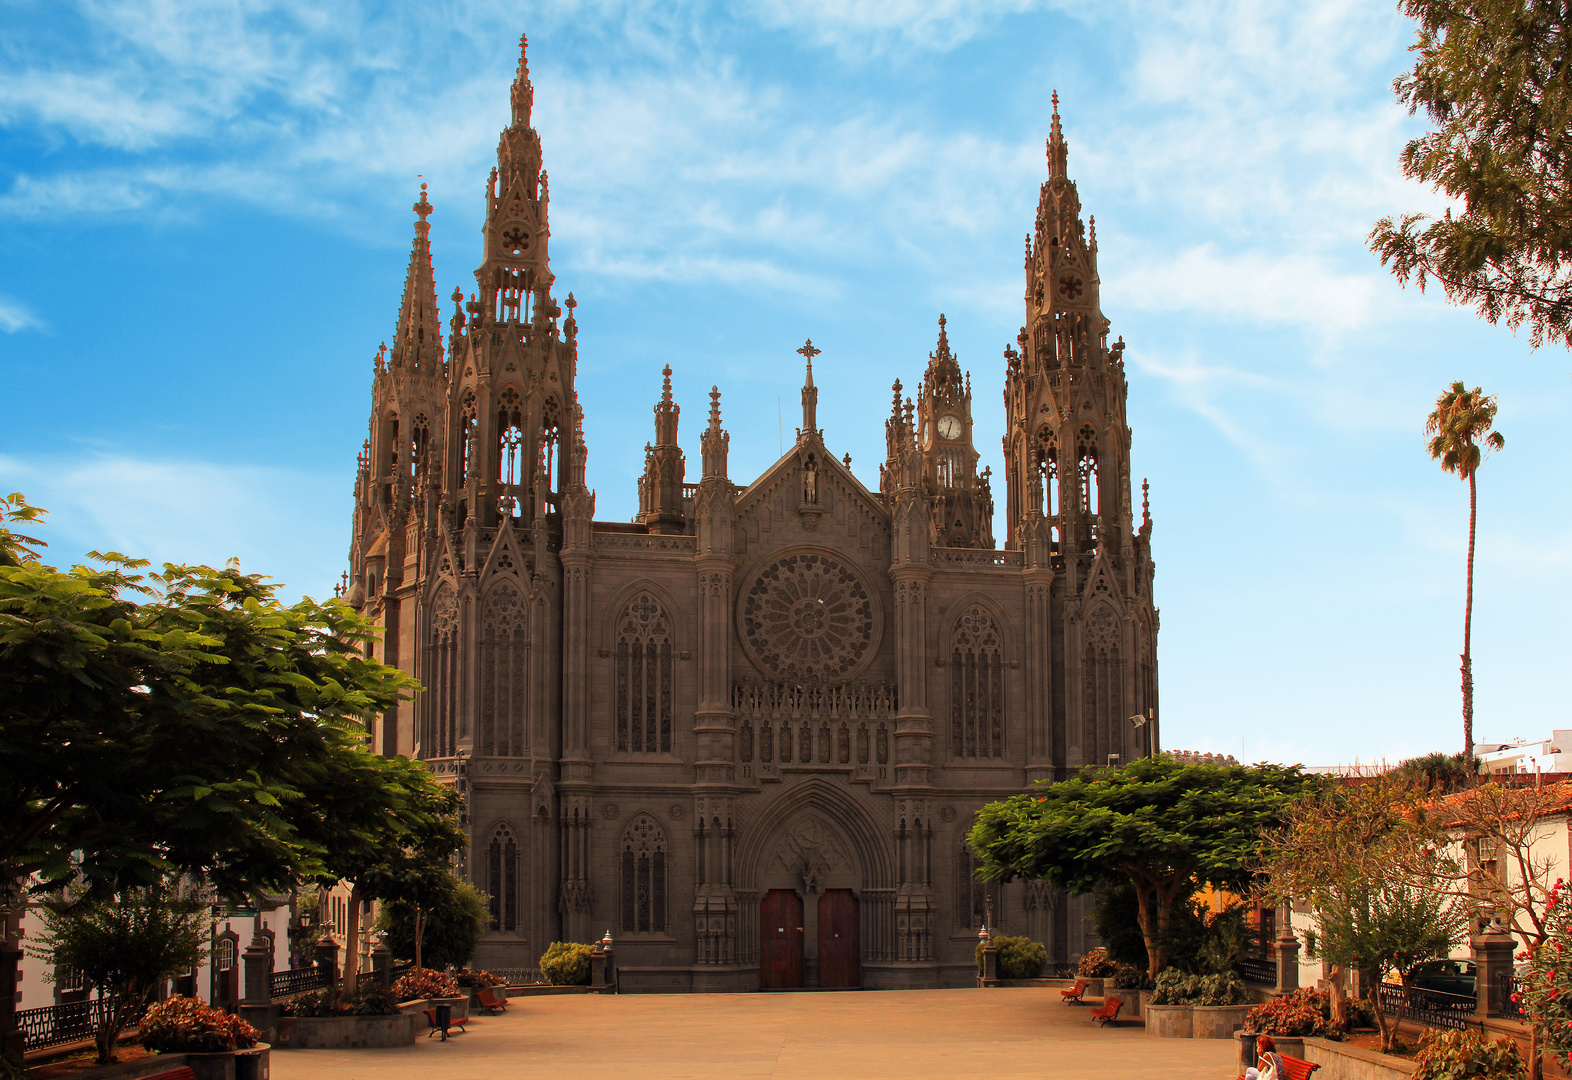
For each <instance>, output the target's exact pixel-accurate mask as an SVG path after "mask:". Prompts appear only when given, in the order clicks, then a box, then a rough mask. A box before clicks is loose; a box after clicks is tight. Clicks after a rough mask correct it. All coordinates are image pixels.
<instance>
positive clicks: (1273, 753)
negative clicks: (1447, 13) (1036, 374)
mask: <svg viewBox="0 0 1572 1080" xmlns="http://www.w3.org/2000/svg"><path fill="white" fill-rule="evenodd" d="M0 19H3V20H4V23H5V25H6V27H7V30H6V32H5V34H4V35H0V386H3V387H4V389H5V401H6V405H7V407H6V409H5V413H4V416H5V421H4V423H3V425H0V487H3V488H5V489H6V490H8V491H9V490H14V489H20V490H22V491H24V492H26V493H27V494H28V496H29V498H30V499H32V500H33V501H35V502H38V503H40V504H42V505H45V506H47V507H48V508H49V509H50V510H51V526H50V528H49V530H48V536H49V538H50V539H51V540H52V543H53V548H52V549H51V553H52V555H53V556H54V557H55V559H56V560H58V561H61V562H71V561H75V560H77V559H78V558H80V556H81V553H82V552H85V551H87V550H89V549H92V548H115V549H120V550H123V551H127V552H130V553H134V554H139V555H145V556H148V557H151V558H153V559H154V560H156V561H163V560H174V561H198V560H200V561H206V562H215V563H216V562H221V561H222V560H224V559H226V558H228V557H230V556H239V557H240V558H241V560H242V562H243V564H244V565H246V566H247V567H248V568H252V569H256V570H260V571H264V572H267V573H269V574H272V575H274V576H275V577H277V578H278V579H280V580H281V581H283V582H286V583H287V585H288V590H287V591H288V592H289V593H295V594H298V593H299V592H308V593H313V594H316V595H322V594H325V593H326V592H327V591H328V590H329V588H330V587H331V584H332V582H333V581H335V580H337V578H338V576H339V574H340V572H341V571H342V570H343V569H344V563H345V552H346V550H347V546H348V526H349V510H350V487H351V482H352V479H353V474H354V463H355V454H356V452H357V450H358V449H359V446H360V443H361V440H362V439H363V438H364V437H365V432H366V417H367V410H368V407H369V386H370V374H371V359H372V356H373V355H374V354H375V352H376V348H377V345H378V343H379V342H380V341H383V340H385V339H388V338H390V337H391V336H392V330H393V323H394V317H395V313H396V307H397V303H398V295H399V288H400V284H401V282H402V278H403V273H404V267H405V264H406V259H407V253H408V247H409V241H410V237H411V235H412V228H411V226H412V221H413V215H412V214H411V213H410V210H409V207H410V204H411V203H412V202H413V200H414V198H415V196H416V193H417V191H418V186H419V184H420V182H421V180H422V179H424V180H425V181H426V182H427V183H429V184H430V190H431V201H432V202H433V203H434V204H435V206H436V208H437V209H436V213H435V214H434V215H433V218H432V241H433V244H434V247H435V252H436V255H435V258H436V271H437V278H438V292H439V295H441V296H444V297H445V296H447V295H448V294H449V293H450V292H451V291H452V289H453V287H454V286H455V285H456V284H463V285H464V286H465V287H466V288H470V287H472V286H473V278H472V277H471V276H470V274H471V272H472V271H473V269H474V267H475V265H476V263H477V261H478V259H479V232H478V230H479V227H480V223H481V215H482V201H481V198H482V192H483V189H484V184H485V178H486V173H487V171H488V170H489V168H490V164H491V162H492V160H493V155H494V150H495V144H496V135H497V132H498V131H499V130H500V129H501V128H502V127H503V126H504V125H505V124H506V123H507V116H508V102H507V86H508V83H509V81H510V79H511V77H512V71H513V65H514V62H515V59H516V41H517V38H518V35H519V33H521V32H526V31H527V32H528V34H529V36H530V41H531V70H532V72H533V78H534V83H535V88H536V112H535V115H536V123H537V127H538V128H539V130H540V132H541V136H542V139H543V142H544V146H545V155H546V167H547V169H548V171H549V172H550V175H551V193H552V204H551V225H552V253H553V260H554V261H553V266H554V269H555V271H556V274H557V279H558V287H557V291H558V295H559V299H560V298H563V297H565V296H566V294H567V293H568V292H569V291H570V290H571V291H572V292H573V293H574V294H575V295H576V297H577V299H578V300H579V302H580V307H579V309H578V318H579V322H580V326H581V332H580V379H581V383H580V392H581V396H582V400H583V402H584V406H585V411H586V434H587V438H588V442H589V447H590V465H589V469H590V481H591V484H592V485H593V486H594V487H595V488H596V489H597V491H598V496H599V513H600V516H601V517H606V518H615V519H626V518H627V517H629V516H630V515H631V514H632V512H633V510H634V508H635V505H636V493H635V487H634V482H633V477H634V476H635V474H636V473H637V472H638V470H639V468H640V463H641V459H642V453H641V451H642V447H643V444H644V442H645V441H646V440H647V439H648V438H649V437H650V414H649V407H650V405H651V404H652V403H653V401H654V400H655V398H656V397H657V395H658V392H659V386H660V375H659V371H660V368H661V366H662V365H663V364H666V363H670V364H671V365H672V367H673V368H674V369H675V376H674V386H675V389H676V393H677V396H678V400H679V402H680V404H682V405H683V407H684V421H685V426H684V428H683V434H682V439H683V442H684V444H685V446H686V448H687V451H688V460H689V462H690V465H692V466H694V467H695V468H696V466H697V462H698V457H699V455H698V445H697V444H698V434H699V429H700V427H701V423H702V421H701V417H702V416H703V415H704V412H705V409H706V406H707V403H708V402H707V396H706V395H707V391H708V390H709V387H710V385H711V383H718V384H719V385H720V388H721V390H722V392H723V394H724V395H725V396H724V398H723V408H724V410H725V416H726V423H727V426H728V427H729V428H730V429H731V431H732V433H733V434H732V455H731V464H732V475H733V477H734V478H747V477H750V476H752V475H756V474H757V472H759V471H761V470H762V469H763V468H764V467H766V466H767V465H768V464H769V463H770V462H771V461H772V460H773V459H774V458H775V456H776V454H777V450H778V441H777V439H770V438H769V434H770V433H769V428H771V427H777V426H778V425H777V423H775V422H774V421H776V411H777V398H778V397H779V398H781V399H782V400H783V402H784V406H785V412H786V419H785V424H786V428H787V430H790V429H791V428H792V427H793V426H795V425H794V421H793V419H792V411H793V408H792V407H793V403H794V402H795V401H796V398H797V388H798V386H799V384H800V367H799V363H800V358H799V357H797V356H796V355H795V353H794V352H793V350H794V349H795V348H796V347H797V346H798V345H800V344H801V342H802V340H803V339H804V338H805V337H812V338H813V340H814V342H815V344H817V345H818V346H820V347H821V348H823V349H824V355H823V356H821V357H820V358H819V363H818V364H817V365H816V376H817V381H818V383H819V385H820V387H821V403H820V413H819V417H820V424H821V426H822V427H823V428H824V429H825V433H826V439H827V441H828V442H829V443H830V444H831V446H832V447H833V448H835V449H836V450H838V451H842V452H849V453H850V454H851V455H852V458H853V469H854V470H855V471H857V472H858V473H859V474H860V475H862V476H863V478H864V479H865V480H866V481H868V482H869V483H870V484H874V483H876V482H877V462H878V461H879V460H880V459H881V458H882V456H883V449H882V443H883V432H882V422H881V421H882V416H883V413H884V410H885V409H886V407H887V406H886V402H887V401H888V395H889V389H888V388H889V385H890V383H891V381H892V380H893V379H895V378H896V377H899V378H901V379H902V380H903V381H904V382H906V383H907V384H910V383H911V382H912V381H913V380H914V379H915V378H916V377H918V376H919V375H920V372H921V370H922V367H923V364H924V362H925V359H926V354H927V352H928V351H929V350H930V349H932V348H933V342H934V337H935V333H936V325H935V323H936V320H937V318H938V315H939V313H940V312H941V311H942V312H944V313H945V314H946V315H947V316H948V319H949V333H950V339H951V341H952V343H953V344H954V346H955V348H956V349H957V351H958V352H959V354H960V359H961V363H962V366H963V367H965V368H968V369H969V370H970V371H971V372H972V377H973V380H974V382H975V384H976V386H977V395H976V402H977V404H976V413H977V423H978V446H979V449H981V450H982V452H983V463H984V464H991V465H992V466H993V468H994V471H995V472H996V473H998V472H1000V471H1001V470H1002V463H1001V461H1000V455H999V449H998V448H999V436H1000V434H1001V432H1002V420H1003V417H1002V406H1001V405H1000V404H999V398H998V396H997V395H998V392H999V390H1000V388H1001V386H1002V360H1001V358H1000V354H1001V351H1002V350H1003V348H1004V346H1005V345H1006V343H1008V342H1010V341H1012V340H1013V338H1014V336H1015V332H1016V329H1017V327H1018V326H1019V325H1020V323H1021V321H1022V307H1021V291H1022V284H1021V279H1020V274H1021V270H1020V259H1021V238H1022V237H1023V235H1024V234H1025V233H1026V232H1027V231H1028V229H1029V228H1030V225H1031V221H1032V216H1033V212H1034V209H1035V203H1036V197H1037V187H1038V184H1039V183H1040V182H1041V180H1042V179H1043V177H1044V169H1045V166H1044V161H1043V140H1044V139H1045V138H1046V136H1047V132H1048V115H1049V95H1050V93H1051V92H1052V91H1053V90H1054V89H1057V90H1058V92H1059V94H1060V98H1061V101H1062V110H1061V111H1062V113H1063V116H1064V126H1065V133H1066V137H1067V138H1068V140H1069V143H1070V170H1071V174H1072V176H1073V177H1074V178H1075V179H1076V180H1077V181H1078V183H1079V186H1080V192H1081V198H1082V202H1083V204H1084V205H1085V207H1086V209H1087V210H1088V211H1089V212H1090V213H1092V214H1095V215H1096V217H1097V228H1098V237H1099V241H1100V244H1101V272H1102V281H1103V286H1102V296H1103V304H1104V310H1105V313H1106V314H1107V315H1108V316H1109V318H1110V319H1112V321H1113V326H1114V333H1115V334H1121V335H1123V337H1124V338H1125V340H1126V342H1128V343H1129V349H1128V352H1127V354H1126V356H1127V361H1128V367H1129V381H1130V386H1131V391H1130V418H1131V425H1132V428H1133V430H1134V448H1133V461H1134V472H1135V475H1136V476H1137V477H1141V476H1146V477H1150V479H1151V484H1152V513H1153V516H1154V518H1155V520H1156V538H1155V550H1156V558H1157V560H1158V576H1157V588H1158V601H1159V603H1160V605H1161V608H1162V635H1161V639H1160V645H1159V657H1160V663H1161V669H1162V671H1161V674H1162V693H1163V703H1164V738H1165V742H1166V743H1167V744H1168V745H1169V746H1173V747H1180V748H1194V749H1200V750H1207V751H1220V752H1229V753H1234V754H1239V753H1240V752H1241V749H1242V750H1243V752H1244V754H1245V755H1246V756H1247V757H1248V758H1250V759H1252V760H1255V759H1261V758H1272V759H1277V760H1287V761H1304V762H1308V763H1312V764H1324V763H1331V762H1339V761H1350V760H1353V759H1355V758H1359V759H1361V760H1364V761H1370V760H1376V759H1381V758H1388V759H1391V758H1397V757H1402V756H1407V755H1411V754H1415V753H1421V752H1425V751H1428V750H1431V749H1436V748H1445V749H1448V750H1452V749H1456V748H1457V747H1458V746H1459V745H1460V742H1461V736H1460V733H1459V728H1460V724H1459V721H1458V715H1459V709H1458V695H1457V674H1456V669H1457V653H1458V651H1459V649H1460V639H1461V621H1462V584H1463V558H1464V544H1465V531H1466V523H1467V503H1466V497H1465V488H1464V486H1463V485H1462V484H1461V483H1459V482H1458V481H1457V480H1455V479H1453V478H1450V477H1446V476H1444V475H1443V474H1442V473H1441V471H1440V470H1439V468H1437V467H1436V466H1435V465H1434V464H1432V463H1431V462H1430V461H1429V460H1428V458H1427V457H1426V456H1425V453H1424V449H1423V441H1422V437H1421V427H1422V424H1423V421H1424V417H1425V414H1426V413H1427V412H1428V410H1429V408H1430V407H1431V405H1432V403H1433V402H1434V399H1435V397H1436V395H1437V394H1438V393H1439V392H1440V391H1441V389H1442V388H1443V387H1444V386H1445V385H1446V384H1448V383H1449V382H1450V381H1451V380H1453V379H1459V378H1461V379H1464V380H1466V381H1467V382H1468V383H1469V384H1470V385H1475V384H1480V385H1483V386H1484V387H1485V389H1486V390H1487V391H1488V392H1492V393H1497V394H1499V395H1500V399H1501V412H1500V417H1499V426H1500V428H1501V430H1502V431H1503V433H1504V434H1505V435H1506V437H1507V448H1506V450H1505V452H1504V453H1502V454H1501V455H1499V456H1498V457H1496V458H1493V459H1492V460H1490V461H1489V463H1488V464H1487V465H1486V466H1485V468H1484V470H1483V471H1482V473H1481V493H1480V501H1481V512H1480V534H1479V567H1478V598H1477V604H1476V613H1475V647H1476V682H1477V685H1478V704H1477V720H1476V734H1477V735H1478V737H1480V738H1482V739H1507V738H1511V737H1513V736H1518V735H1521V736H1525V737H1536V736H1539V735H1542V734H1545V733H1548V730H1549V729H1550V728H1551V727H1554V726H1563V727H1565V726H1568V724H1567V716H1566V708H1565V704H1564V702H1565V694H1564V691H1562V689H1561V683H1562V682H1563V679H1562V678H1561V677H1559V676H1557V675H1556V672H1558V671H1563V670H1564V668H1565V666H1566V660H1565V656H1566V654H1567V652H1568V646H1569V643H1572V642H1569V637H1572V635H1569V631H1568V629H1567V624H1566V620H1565V619H1564V617H1563V609H1564V606H1565V597H1566V595H1567V591H1568V584H1569V577H1572V572H1569V566H1572V510H1569V505H1572V501H1569V499H1568V497H1567V496H1568V491H1567V486H1568V485H1567V479H1566V470H1565V468H1564V467H1563V466H1564V462H1565V461H1566V460H1567V423H1566V417H1567V415H1568V404H1569V399H1572V383H1569V380H1568V364H1567V357H1566V354H1565V353H1564V352H1563V351H1561V350H1559V349H1554V348H1546V349H1543V350H1540V351H1539V352H1537V353H1536V352H1533V351H1531V350H1529V349H1528V347H1527V345H1526V344H1525V342H1524V341H1523V340H1522V339H1521V338H1514V337H1513V336H1512V335H1511V334H1509V333H1507V332H1506V331H1504V330H1500V329H1496V328H1491V327H1488V326H1484V325H1482V324H1481V323H1479V322H1478V321H1477V320H1476V319H1475V318H1474V317H1473V316H1472V315H1471V314H1469V313H1468V312H1464V311H1458V310H1456V309H1453V308H1451V307H1448V306H1447V305H1446V304H1445V303H1444V301H1443V300H1442V299H1441V298H1440V297H1439V296H1434V295H1427V296H1421V295H1419V294H1418V293H1416V292H1413V291H1408V292H1405V291H1403V290H1401V289H1400V288H1398V287H1397V285H1396V284H1395V283H1394V282H1393V281H1392V280H1391V279H1390V277H1389V276H1388V275H1387V274H1386V272H1385V271H1383V270H1382V269H1381V267H1380V266H1379V265H1378V264H1377V263H1376V262H1375V260H1374V259H1373V257H1372V256H1370V254H1369V253H1368V251H1367V250H1366V249H1365V246H1364V236H1365V234H1366V233H1367V232H1368V230H1369V228H1370V226H1371V224H1372V223H1373V222H1374V221H1375V220H1376V219H1377V218H1378V217H1380V216H1382V215H1384V214H1388V213H1394V212H1401V211H1404V210H1410V209H1434V208H1436V207H1438V206H1439V205H1440V203H1439V202H1438V201H1437V199H1436V197H1435V196H1434V195H1433V194H1430V193H1427V192H1425V191H1423V190H1420V189H1418V188H1416V187H1414V186H1413V185H1410V184H1408V183H1406V182H1404V181H1403V180H1402V179H1401V178H1400V176H1399V174H1398V171H1397V165H1396V158H1397V154H1398V152H1399V150H1400V149H1401V146H1402V144H1403V142H1404V141H1405V140H1406V139H1407V138H1410V137H1412V136H1413V135H1414V134H1415V133H1416V132H1417V131H1419V130H1420V127H1419V122H1418V121H1416V120H1415V119H1413V118H1411V117H1408V116H1407V115H1406V114H1405V113H1404V112H1403V111H1402V110H1401V109H1399V108H1398V107H1397V106H1395V105H1394V104H1393V102H1392V99H1391V93H1390V84H1391V81H1392V78H1393V77H1394V76H1395V75H1396V74H1398V72H1399V71H1400V70H1402V68H1403V67H1404V66H1405V65H1406V64H1407V63H1409V62H1410V61H1409V58H1408V54H1407V52H1406V49H1407V47H1408V45H1409V44H1410V42H1411V40H1412V29H1411V27H1410V25H1409V24H1407V22H1406V21H1405V20H1404V19H1403V18H1402V17H1401V16H1400V15H1399V13H1398V12H1397V10H1396V7H1395V5H1394V4H1392V3H1390V2H1388V0H1363V2H1355V0H1332V2H1325V3H1315V2H1309V3H1292V4H1289V3H1281V4H1271V3H1259V2H1237V3H1229V2H1184V0H1178V2H1174V0H1167V2H1151V3H1147V2H1142V0H1128V2H1123V3H1105V4H1054V3H1034V2H1032V0H978V2H975V3H970V4H963V3H958V2H954V0H936V2H934V3H918V2H915V0H833V2H832V0H756V2H753V3H732V4H724V5H722V4H714V5H711V4H706V3H703V2H701V0H694V2H680V0H679V2H674V3H666V4H659V5H654V4H651V5H640V4H631V5H618V4H610V3H605V4H600V3H594V2H584V3H572V2H563V3H553V4H544V5H543V4H535V3H521V2H507V3H503V2H483V0H475V2H469V3H465V2H459V0H433V2H429V3H422V4H418V5H416V4H397V5H373V4H358V3H353V2H351V0H336V2H334V3H332V4H327V3H305V2H299V0H232V2H223V3H221V2H217V0H135V2H133V0H120V2H116V0H77V2H66V0H0Z"/></svg>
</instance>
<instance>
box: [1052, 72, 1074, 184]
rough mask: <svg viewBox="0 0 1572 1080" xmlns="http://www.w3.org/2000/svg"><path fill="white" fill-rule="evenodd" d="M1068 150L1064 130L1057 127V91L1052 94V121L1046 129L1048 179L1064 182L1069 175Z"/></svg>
mask: <svg viewBox="0 0 1572 1080" xmlns="http://www.w3.org/2000/svg"><path fill="white" fill-rule="evenodd" d="M1069 158H1070V148H1069V147H1068V146H1066V145H1065V141H1064V129H1063V128H1061V127H1060V126H1059V91H1057V90H1055V91H1054V92H1053V121H1052V124H1051V125H1050V127H1049V129H1048V178H1049V179H1050V180H1059V181H1064V180H1068V179H1069V178H1070V174H1069V165H1068V163H1069Z"/></svg>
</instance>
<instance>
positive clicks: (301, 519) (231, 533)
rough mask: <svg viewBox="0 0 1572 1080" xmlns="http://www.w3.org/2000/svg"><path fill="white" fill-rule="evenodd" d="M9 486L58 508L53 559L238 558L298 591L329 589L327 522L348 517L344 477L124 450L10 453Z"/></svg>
mask: <svg viewBox="0 0 1572 1080" xmlns="http://www.w3.org/2000/svg"><path fill="white" fill-rule="evenodd" d="M0 487H3V488H4V489H5V490H7V491H15V490H21V491H22V492H24V493H25V494H26V495H27V498H28V501H29V502H31V503H32V504H34V505H35V506H42V507H44V508H45V509H46V510H47V511H48V512H49V513H48V516H47V518H46V521H47V527H46V528H44V529H43V530H42V531H41V535H42V538H43V539H45V540H47V541H49V544H50V547H49V549H48V552H47V556H46V558H47V561H51V562H56V563H67V564H68V563H72V562H79V561H82V560H83V559H85V558H86V553H87V551H88V550H89V549H94V548H96V549H99V550H117V551H119V552H121V553H122V554H126V555H130V556H133V557H137V558H146V559H150V560H152V562H153V563H154V565H155V566H156V565H159V564H162V563H165V562H175V563H205V564H207V565H211V566H221V565H223V564H224V563H225V562H226V561H228V560H229V559H231V558H238V559H239V560H240V562H241V566H242V567H243V568H245V569H247V570H251V571H257V570H262V571H264V572H266V573H268V574H270V575H272V576H274V577H275V578H276V579H277V580H279V581H280V582H282V583H283V584H284V585H285V586H286V591H287V592H289V593H290V594H291V595H299V594H300V593H303V592H309V593H313V594H315V595H318V596H321V595H324V594H325V593H326V592H327V591H329V590H331V587H332V583H333V582H334V581H335V580H337V577H338V573H339V570H340V566H339V563H340V561H341V560H340V559H338V558H337V557H336V553H335V552H333V550H332V546H331V545H326V546H325V545H323V544H322V543H321V541H320V539H319V534H320V531H321V522H323V521H338V520H347V518H346V517H345V513H346V512H347V507H346V506H345V505H344V502H345V500H344V499H343V497H342V489H341V485H340V483H339V482H338V480H337V478H332V477H328V476H325V475H322V474H318V473H310V472H305V471H302V470H299V469H284V468H268V467H263V466H256V465H247V464H232V463H224V462H216V461H201V460H178V459H165V460H157V459H149V458H142V457H136V456H133V455H129V454H124V453H117V452H110V451H105V452H94V453H87V454H79V455H72V456H49V457H26V458H24V457H18V456H5V455H0Z"/></svg>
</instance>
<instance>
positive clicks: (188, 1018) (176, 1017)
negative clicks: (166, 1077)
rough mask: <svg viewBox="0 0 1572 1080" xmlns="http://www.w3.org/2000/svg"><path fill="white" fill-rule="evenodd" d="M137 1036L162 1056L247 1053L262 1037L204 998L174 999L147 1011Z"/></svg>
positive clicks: (242, 1021) (248, 1025)
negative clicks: (177, 1053) (237, 1051)
mask: <svg viewBox="0 0 1572 1080" xmlns="http://www.w3.org/2000/svg"><path fill="white" fill-rule="evenodd" d="M136 1037H137V1040H138V1041H139V1042H141V1044H142V1045H143V1046H145V1047H147V1048H148V1049H149V1050H155V1051H158V1052H159V1053H165V1054H167V1053H176V1052H183V1053H193V1054H214V1053H220V1052H222V1051H225V1050H245V1049H247V1048H249V1047H252V1046H255V1045H256V1044H257V1040H258V1039H259V1038H260V1037H261V1036H260V1035H259V1034H258V1033H257V1029H256V1028H254V1027H252V1026H251V1025H250V1024H248V1023H246V1022H245V1021H244V1020H242V1019H240V1017H238V1016H230V1015H229V1014H228V1013H226V1012H225V1011H224V1010H223V1009H215V1008H213V1007H212V1006H210V1005H209V1004H207V1002H205V1001H203V1000H202V999H201V998H188V997H174V998H170V999H169V1000H167V1001H160V1002H158V1003H157V1004H156V1005H154V1006H153V1007H152V1008H150V1009H148V1010H147V1013H146V1014H145V1015H144V1016H143V1017H142V1023H141V1024H140V1025H138V1027H137V1029H136Z"/></svg>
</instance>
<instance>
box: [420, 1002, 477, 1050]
mask: <svg viewBox="0 0 1572 1080" xmlns="http://www.w3.org/2000/svg"><path fill="white" fill-rule="evenodd" d="M444 1007H445V1006H444ZM437 1008H438V1006H435V1005H433V1006H432V1007H431V1008H429V1009H427V1010H426V1022H427V1023H429V1024H430V1025H431V1030H430V1031H428V1032H426V1038H428V1039H429V1038H431V1037H432V1036H433V1035H435V1034H436V1033H437V1032H439V1031H440V1032H442V1040H443V1041H444V1042H446V1041H447V1038H448V1030H449V1029H450V1028H458V1029H459V1033H460V1034H462V1035H467V1034H469V1032H467V1031H465V1030H464V1018H463V1017H462V1016H453V1015H452V1014H451V1012H450V1013H449V1016H448V1026H447V1027H442V1026H441V1025H440V1024H439V1023H438V1022H437Z"/></svg>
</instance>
